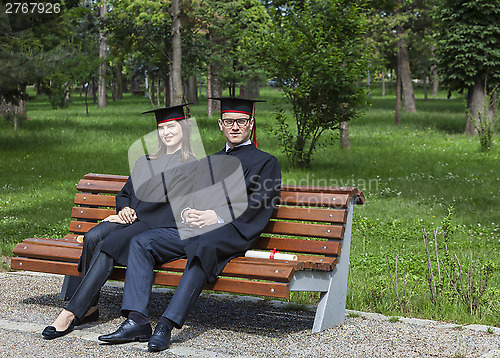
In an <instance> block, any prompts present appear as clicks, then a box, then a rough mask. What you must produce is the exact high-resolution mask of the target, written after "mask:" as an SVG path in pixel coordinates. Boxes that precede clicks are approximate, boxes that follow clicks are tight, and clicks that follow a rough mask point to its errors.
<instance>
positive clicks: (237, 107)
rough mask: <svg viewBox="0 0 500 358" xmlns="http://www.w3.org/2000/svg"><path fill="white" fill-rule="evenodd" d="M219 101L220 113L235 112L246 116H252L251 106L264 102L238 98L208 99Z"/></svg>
mask: <svg viewBox="0 0 500 358" xmlns="http://www.w3.org/2000/svg"><path fill="white" fill-rule="evenodd" d="M210 99H216V100H219V101H220V113H226V112H235V113H244V114H248V115H250V116H251V115H252V114H253V105H254V103H255V102H265V101H261V100H258V99H247V98H239V97H210Z"/></svg>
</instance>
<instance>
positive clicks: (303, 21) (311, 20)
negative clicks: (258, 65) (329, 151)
mask: <svg viewBox="0 0 500 358" xmlns="http://www.w3.org/2000/svg"><path fill="white" fill-rule="evenodd" d="M365 29H366V20H365V19H364V14H363V12H362V10H361V8H360V7H358V6H357V5H356V4H355V3H354V2H352V1H347V0H321V1H308V2H302V1H287V2H286V3H285V4H283V6H281V7H280V8H278V9H277V10H276V11H275V12H274V14H273V25H272V27H271V28H270V30H268V31H264V32H262V33H261V36H260V40H259V41H260V43H259V45H260V46H261V48H262V52H261V53H260V55H259V60H260V61H261V62H262V64H263V66H264V68H265V69H266V70H267V72H268V75H269V76H270V77H274V78H276V79H277V80H278V81H280V83H282V84H283V91H284V93H285V95H286V97H287V99H288V101H289V102H290V104H291V106H292V110H293V116H294V119H295V126H294V129H293V130H292V129H291V128H290V126H289V124H288V122H287V119H286V116H285V115H284V112H279V113H278V115H277V119H278V124H279V126H278V129H277V134H278V137H279V138H280V140H281V142H282V144H283V150H284V151H285V153H287V154H288V155H289V157H290V158H291V160H292V165H293V166H298V167H307V166H309V164H310V162H311V159H312V155H313V153H314V151H315V150H316V149H317V146H318V143H319V142H318V141H319V139H320V136H321V135H322V134H323V133H324V132H325V131H328V130H338V129H339V123H341V122H344V121H345V122H347V121H349V120H351V119H353V118H356V117H357V116H358V115H359V109H360V106H361V105H363V104H364V101H365V95H366V88H365V87H364V86H363V82H364V81H363V79H364V77H365V76H366V73H367V61H366V57H365V55H364V52H365V48H364V46H365V42H364V35H365Z"/></svg>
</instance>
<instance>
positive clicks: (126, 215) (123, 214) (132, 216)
mask: <svg viewBox="0 0 500 358" xmlns="http://www.w3.org/2000/svg"><path fill="white" fill-rule="evenodd" d="M118 217H119V218H120V220H122V221H123V222H124V223H125V224H132V223H133V222H134V221H136V220H137V214H136V213H135V210H134V209H132V208H130V207H128V206H126V207H124V208H123V209H121V210H120V212H119V213H118Z"/></svg>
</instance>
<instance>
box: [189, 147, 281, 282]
mask: <svg viewBox="0 0 500 358" xmlns="http://www.w3.org/2000/svg"><path fill="white" fill-rule="evenodd" d="M221 155H222V156H225V155H230V156H233V157H235V158H237V159H238V160H239V162H240V163H241V169H242V171H243V177H244V185H245V187H246V201H247V203H246V204H247V205H246V206H245V207H244V210H238V208H239V207H240V204H241V203H238V202H236V203H232V204H231V205H229V206H233V207H232V208H231V210H229V211H227V210H226V211H225V214H223V215H226V217H222V219H224V220H225V221H226V223H225V224H215V225H214V230H211V231H208V232H204V233H201V234H199V235H197V236H194V237H192V238H191V239H190V240H189V243H188V244H187V245H186V247H185V252H186V256H187V258H188V263H187V264H188V265H190V264H191V263H192V262H194V260H199V262H200V263H201V267H202V269H203V271H204V272H205V274H206V276H207V278H208V281H209V282H211V281H213V280H215V279H216V277H217V275H219V274H220V272H221V271H222V270H223V269H224V267H225V266H226V264H227V262H228V261H229V260H230V259H231V258H233V257H235V256H239V255H242V254H244V252H245V251H246V250H249V249H251V248H252V247H253V246H255V244H256V242H257V240H258V238H259V237H260V234H261V233H262V231H263V230H264V228H265V227H266V225H267V224H268V223H269V220H270V218H271V215H272V213H273V211H274V208H275V204H276V202H277V200H278V199H279V191H280V186H281V171H280V165H279V163H278V160H277V159H276V158H275V157H274V156H273V155H271V154H269V153H266V152H263V151H261V150H259V149H257V148H256V147H255V145H253V144H249V145H245V146H241V147H237V148H234V149H233V150H231V151H230V152H229V153H228V154H226V151H225V150H222V151H220V152H218V153H215V154H213V155H212V156H210V157H208V159H210V158H212V159H213V160H212V164H213V168H212V172H211V173H207V172H206V166H204V165H200V164H199V165H198V171H199V172H198V173H197V178H198V179H199V178H202V179H201V181H200V180H197V181H195V184H194V185H195V187H194V189H195V190H199V189H200V185H201V187H202V188H203V187H205V186H206V182H207V180H208V181H212V182H217V181H218V180H220V179H221V178H218V174H220V173H224V172H225V171H224V170H220V168H217V165H218V164H217V163H220V161H218V160H217V156H221ZM200 163H201V162H200ZM222 163H223V161H222ZM200 171H201V172H200ZM222 175H225V174H222ZM219 176H220V175H219ZM207 178H209V179H207ZM200 183H201V184H200ZM202 192H203V190H201V191H200V193H202ZM197 202H198V205H197ZM228 202H229V200H228ZM200 203H202V204H200ZM193 205H194V208H196V209H198V210H207V209H214V210H215V211H216V212H217V213H218V214H219V216H221V212H222V211H219V212H218V211H217V210H218V209H217V206H218V204H216V205H213V203H211V202H210V200H207V198H206V197H200V196H198V197H196V196H195V198H194V204H193ZM231 213H232V214H231ZM228 215H234V220H233V219H232V218H229V217H228ZM228 220H231V221H230V222H229V223H227V221H228ZM195 233H196V232H195Z"/></svg>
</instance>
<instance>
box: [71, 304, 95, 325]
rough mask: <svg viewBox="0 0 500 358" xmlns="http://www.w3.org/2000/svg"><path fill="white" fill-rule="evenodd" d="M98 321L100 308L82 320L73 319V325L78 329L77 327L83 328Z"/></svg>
mask: <svg viewBox="0 0 500 358" xmlns="http://www.w3.org/2000/svg"><path fill="white" fill-rule="evenodd" d="M98 320H99V308H98V309H96V310H95V311H94V312H92V313H91V314H89V315H88V316H85V317H83V319H82V320H80V319H79V318H78V317H75V318H73V325H74V326H75V327H76V326H81V325H82V324H84V323H90V322H95V321H98Z"/></svg>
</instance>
